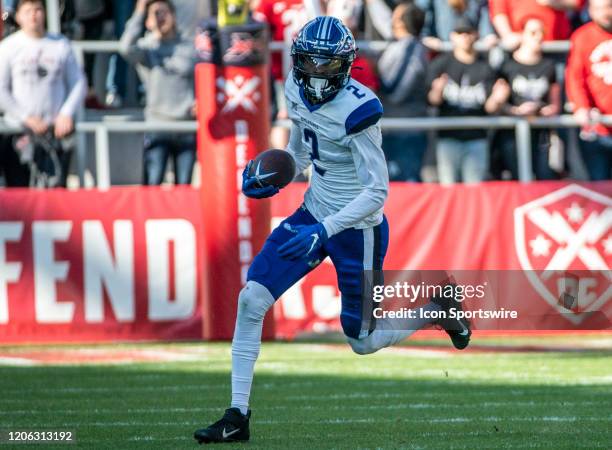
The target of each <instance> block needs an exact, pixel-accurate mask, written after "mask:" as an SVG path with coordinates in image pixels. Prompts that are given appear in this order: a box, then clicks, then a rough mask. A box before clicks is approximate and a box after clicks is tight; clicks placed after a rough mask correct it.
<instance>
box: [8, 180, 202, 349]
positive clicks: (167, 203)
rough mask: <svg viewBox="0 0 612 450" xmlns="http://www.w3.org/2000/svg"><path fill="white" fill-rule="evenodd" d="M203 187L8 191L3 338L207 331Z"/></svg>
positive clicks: (189, 335) (188, 335)
mask: <svg viewBox="0 0 612 450" xmlns="http://www.w3.org/2000/svg"><path fill="white" fill-rule="evenodd" d="M199 205H200V201H199V192H198V191H194V190H193V189H191V188H176V189H174V190H172V191H167V190H163V189H159V188H113V189H112V190H109V191H106V192H100V191H94V190H81V191H65V190H60V189H58V190H50V191H38V190H25V189H24V190H15V189H10V190H0V341H1V342H43V341H45V342H61V341H64V342H65V341H81V342H83V341H110V340H134V339H194V338H199V337H201V336H202V313H201V302H200V295H201V287H202V286H201V281H200V274H201V273H202V269H203V267H202V258H201V255H202V253H203V252H202V244H201V236H202V229H201V223H202V218H201V209H200V207H199Z"/></svg>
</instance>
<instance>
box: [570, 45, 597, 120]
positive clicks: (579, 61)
mask: <svg viewBox="0 0 612 450" xmlns="http://www.w3.org/2000/svg"><path fill="white" fill-rule="evenodd" d="M578 37H579V36H576V35H574V38H573V39H572V40H571V47H570V54H569V57H568V59H567V69H566V74H565V79H566V83H565V84H566V89H567V96H568V98H569V100H570V101H571V102H572V103H573V104H574V110H576V109H580V108H590V107H591V106H592V105H593V101H592V99H591V96H590V95H589V91H588V88H587V83H586V79H587V73H586V65H585V57H586V55H584V54H583V52H582V51H581V49H580V47H579V44H578V42H579V41H578Z"/></svg>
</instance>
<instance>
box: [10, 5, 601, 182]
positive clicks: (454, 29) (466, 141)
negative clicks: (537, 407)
mask: <svg viewBox="0 0 612 450" xmlns="http://www.w3.org/2000/svg"><path fill="white" fill-rule="evenodd" d="M249 3H250V7H251V11H252V19H253V20H258V21H265V22H267V23H268V24H269V27H270V32H271V38H272V39H273V40H275V41H288V40H290V39H291V38H292V36H293V35H294V34H295V33H296V32H297V30H298V29H299V28H300V27H301V26H302V25H303V24H304V23H305V22H306V21H307V20H308V19H309V18H312V17H314V16H315V15H320V14H329V15H333V16H336V17H338V18H340V19H341V20H343V21H344V22H345V24H346V25H347V26H348V27H349V28H350V29H351V30H352V31H353V33H354V34H355V37H356V38H357V40H380V39H383V40H386V41H388V45H387V46H386V47H385V49H384V50H383V51H382V52H380V53H373V52H362V54H360V55H359V56H358V58H357V59H356V61H355V63H354V65H353V71H352V75H353V77H354V78H355V79H357V81H359V82H361V83H363V84H365V85H366V86H368V87H370V88H371V89H373V90H374V91H375V92H376V93H378V94H379V96H380V97H381V99H382V101H383V105H384V108H385V117H400V118H411V117H432V116H436V115H438V116H440V117H457V116H460V117H464V116H476V117H478V116H492V115H508V116H517V117H527V118H530V117H537V116H540V117H554V116H557V115H559V114H562V113H573V115H574V117H575V119H576V120H577V122H578V123H579V125H580V127H581V128H580V133H579V139H578V141H579V148H580V154H581V156H582V158H581V160H582V163H583V164H584V167H585V169H586V172H587V174H588V177H589V178H590V179H591V180H605V179H610V177H611V170H612V127H610V126H605V125H602V124H601V123H599V122H598V121H599V118H600V116H601V115H610V114H612V0H590V1H588V2H587V1H586V0H512V1H510V0H489V1H486V0H414V1H399V2H394V1H391V0H365V1H362V0H329V1H318V0H285V1H268V0H255V1H251V2H249ZM60 4H61V13H62V17H61V19H62V21H61V22H62V32H63V33H64V35H65V36H66V37H67V38H68V39H73V40H79V39H82V40H95V39H102V38H105V39H108V38H110V39H114V40H119V41H120V55H112V56H111V58H110V62H109V64H108V69H105V72H106V73H105V75H106V76H105V79H106V83H105V92H104V93H103V95H97V93H96V92H95V86H94V84H93V79H94V72H95V71H96V70H100V69H99V68H97V67H96V60H95V59H94V57H93V56H94V55H93V54H89V55H87V56H86V58H85V61H84V68H83V69H81V68H80V67H79V65H78V64H77V59H76V57H75V54H74V52H73V50H72V49H71V47H70V45H68V44H69V40H68V39H66V38H65V37H63V36H57V35H52V34H49V33H46V31H45V11H44V4H43V2H41V1H40V0H2V11H3V16H2V19H3V23H4V39H3V40H2V42H0V60H2V65H1V66H0V111H2V112H4V119H5V121H6V122H7V123H9V124H12V125H15V126H22V127H24V128H25V129H26V130H27V132H26V133H25V134H24V133H19V134H16V135H4V136H2V137H1V139H0V169H2V171H3V173H4V179H5V184H6V185H7V186H33V185H45V186H63V185H65V184H66V174H67V170H68V164H69V162H70V155H71V153H72V151H71V149H72V147H73V145H74V144H73V143H74V139H71V137H72V134H73V131H74V120H75V114H76V112H77V110H78V109H79V108H80V105H81V104H83V103H84V104H85V106H86V108H91V109H102V108H103V109H107V112H108V113H109V114H112V113H113V112H114V111H117V110H120V108H122V107H124V106H130V105H129V103H130V99H128V95H127V85H128V80H129V79H130V77H129V73H130V70H132V68H131V67H133V68H135V69H136V71H137V73H138V79H139V81H138V84H139V86H140V88H139V89H135V91H137V92H138V93H139V94H138V95H137V96H135V98H133V99H132V100H131V101H132V102H133V103H134V104H136V105H139V106H140V105H142V106H144V112H145V117H146V118H147V119H162V120H192V119H193V117H194V108H195V106H194V92H193V68H194V65H195V63H196V56H195V50H194V46H193V39H194V36H195V34H196V32H197V23H198V22H199V21H200V20H202V19H204V18H206V17H211V16H214V15H215V14H216V8H217V5H216V2H215V1H206V0H202V1H199V0H172V1H170V0H61V2H60ZM105 33H106V34H105ZM109 33H110V35H109ZM563 40H570V42H571V50H570V52H569V55H568V54H565V53H546V52H544V51H543V45H544V44H545V43H546V42H547V41H563ZM449 42H450V45H451V47H452V50H451V51H446V49H445V47H446V45H447V43H449ZM282 58H283V55H281V54H280V53H275V54H273V56H272V59H271V75H272V76H271V80H272V83H273V89H271V92H272V97H273V98H272V106H273V108H272V111H273V117H272V119H284V118H286V117H287V111H286V105H285V103H284V95H283V80H284V78H285V76H286V67H287V66H288V65H287V64H286V61H283V59H282ZM133 78H135V77H133ZM99 98H100V99H101V100H100V99H99ZM383 137H384V143H383V148H384V151H385V153H386V156H387V159H388V168H389V174H390V178H391V180H394V181H420V180H421V177H422V175H423V172H424V171H423V167H424V166H426V165H431V164H430V163H431V161H433V160H435V161H436V165H435V166H436V168H437V171H436V173H435V174H434V175H433V177H432V176H428V177H426V179H427V180H431V179H437V180H438V181H439V182H441V183H445V184H452V183H456V182H468V183H477V182H481V181H485V180H489V179H517V177H518V162H517V149H516V142H515V137H514V132H513V131H511V130H499V131H496V130H490V129H476V130H474V129H472V130H467V129H462V130H440V131H438V132H435V133H434V132H426V131H404V132H400V131H393V132H384V134H383ZM287 138H288V136H287V130H286V129H285V128H282V127H273V129H272V134H271V145H272V146H273V147H279V148H282V147H284V146H285V143H286V140H287ZM531 144H532V157H533V161H532V163H533V168H534V173H535V176H536V178H537V179H559V178H564V177H568V176H570V175H571V174H572V173H574V171H573V170H571V169H572V168H571V167H569V165H568V159H569V158H567V156H566V155H567V148H568V147H569V146H570V145H571V133H570V132H568V130H566V129H559V130H556V129H532V132H531ZM169 159H172V160H173V162H174V164H173V167H174V168H175V173H176V175H175V181H176V182H177V183H179V184H189V183H191V179H192V171H193V167H194V163H195V138H194V136H193V135H173V134H171V133H170V134H169V133H152V134H147V135H145V138H144V162H143V174H144V183H145V184H160V183H161V182H162V181H163V178H164V173H165V171H166V164H167V161H168V160H169ZM41 174H42V175H44V176H42V178H41V176H40V175H41ZM41 180H42V181H41Z"/></svg>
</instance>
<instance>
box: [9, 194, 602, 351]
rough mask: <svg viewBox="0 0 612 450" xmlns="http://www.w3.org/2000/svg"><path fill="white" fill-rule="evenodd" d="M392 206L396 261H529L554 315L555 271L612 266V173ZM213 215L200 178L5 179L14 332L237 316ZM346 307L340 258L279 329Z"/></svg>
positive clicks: (80, 331)
mask: <svg viewBox="0 0 612 450" xmlns="http://www.w3.org/2000/svg"><path fill="white" fill-rule="evenodd" d="M304 189H305V186H304V185H303V184H294V185H290V186H289V187H287V188H285V189H283V191H282V192H281V193H280V194H279V195H278V196H276V197H275V198H274V199H273V201H272V215H273V219H272V221H273V225H275V224H276V223H278V222H279V221H280V220H282V218H283V217H286V216H287V215H289V214H291V213H292V212H293V211H294V210H295V209H296V208H297V207H298V206H299V205H300V204H301V202H302V196H303V192H304ZM385 212H386V214H387V217H388V219H389V224H390V231H391V235H390V245H389V252H388V254H387V258H386V260H385V269H386V270H406V269H410V270H424V269H432V270H434V269H447V270H449V269H452V270H508V269H512V270H523V271H529V273H532V274H534V276H533V277H532V278H530V279H529V283H530V286H532V288H533V289H534V290H536V291H537V292H538V293H539V294H540V297H541V301H542V302H543V305H544V307H545V308H546V307H548V308H549V309H550V311H551V312H553V313H554V312H555V311H556V309H555V308H556V304H555V301H556V300H557V298H556V296H555V295H552V296H551V294H554V292H552V293H551V292H550V285H549V284H550V283H549V281H547V280H546V279H545V277H543V276H541V275H542V274H543V273H544V271H545V270H546V269H553V268H554V269H559V270H562V271H575V272H577V273H579V272H580V271H593V270H595V271H608V273H609V271H610V266H611V265H612V182H605V183H590V184H584V185H577V184H566V183H553V182H551V183H537V184H530V185H523V184H515V183H490V184H484V185H480V186H455V187H441V186H437V185H425V184H423V185H419V184H399V183H398V184H393V185H392V186H391V192H390V197H389V200H388V202H387V204H386V207H385ZM221 213H222V211H220V214H221ZM202 217H203V213H202V207H201V202H200V193H199V192H198V191H194V190H192V189H190V188H174V189H172V190H166V189H163V188H113V189H111V190H109V191H104V192H100V191H95V190H82V191H76V192H73V191H65V190H51V191H37V190H0V342H59V341H110V340H138V339H198V338H202V337H204V336H211V335H210V334H208V335H207V334H206V330H205V322H212V323H215V324H216V327H217V329H229V328H231V327H233V324H234V320H235V315H234V314H233V313H230V312H227V308H226V309H223V310H222V309H220V308H215V307H214V306H215V305H214V304H213V305H211V308H209V309H207V308H206V307H205V305H203V303H202V301H201V298H202V295H203V294H202V293H203V287H204V282H203V281H202V280H201V278H202V275H201V274H203V273H204V258H203V255H204V239H203V236H204V233H203V226H202ZM258 250H259V248H256V247H254V248H253V252H257V251H258ZM211 263H212V262H211ZM604 287H605V286H604ZM216 288H218V285H215V284H214V281H212V282H211V285H210V289H211V290H212V289H216ZM234 288H237V286H234ZM587 290H588V291H589V292H588V295H587V296H586V297H587V299H588V302H589V304H588V305H587V306H590V307H594V308H597V309H599V310H602V309H603V308H604V306H605V305H606V304H608V303H609V302H610V297H611V295H612V287H611V286H610V285H608V286H607V288H606V289H603V290H601V289H600V290H597V291H595V290H593V289H591V288H590V287H588V286H587V287H585V291H587ZM216 301H218V302H219V303H227V304H231V305H235V303H236V298H235V297H232V296H228V295H221V294H220V295H219V296H218V298H217V299H216ZM339 312H340V294H339V292H338V289H337V283H336V274H335V271H334V268H333V266H332V265H331V264H330V263H329V262H327V261H326V262H324V263H323V264H322V265H321V266H320V267H318V268H317V269H316V270H315V271H313V272H312V273H311V274H310V275H308V276H307V277H305V278H304V279H303V280H301V281H300V282H299V283H298V284H297V285H296V286H294V287H293V288H292V289H291V290H290V291H288V292H287V293H286V294H285V295H284V296H283V297H282V299H281V300H280V301H279V302H278V303H277V305H276V308H275V316H276V320H275V325H276V335H277V337H280V338H293V337H295V336H296V335H298V334H302V333H312V332H320V331H328V330H334V331H336V330H340V326H339V323H338V316H339ZM566 313H567V314H566V315H567V317H568V325H567V327H566V329H581V327H583V326H584V324H585V323H586V322H584V321H583V318H582V317H581V316H580V314H581V312H580V310H575V311H574V310H571V311H569V312H568V311H566ZM203 319H206V321H204V320H203Z"/></svg>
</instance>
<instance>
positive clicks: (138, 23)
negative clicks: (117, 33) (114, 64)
mask: <svg viewBox="0 0 612 450" xmlns="http://www.w3.org/2000/svg"><path fill="white" fill-rule="evenodd" d="M143 31H144V14H142V13H139V12H135V13H134V14H133V15H132V17H130V20H128V21H127V23H126V24H125V31H124V32H123V34H122V35H121V39H120V40H119V53H121V56H123V57H124V58H125V59H127V60H128V61H130V62H131V63H133V64H143V65H148V56H147V51H146V49H144V48H141V47H140V46H139V45H138V39H140V36H141V35H142V32H143Z"/></svg>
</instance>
